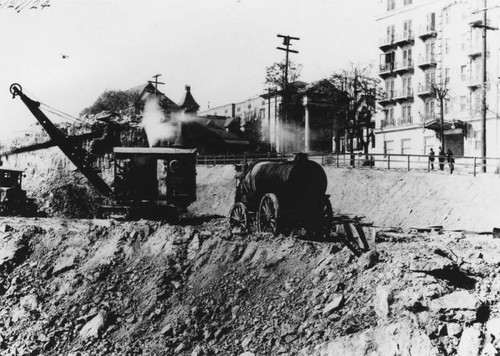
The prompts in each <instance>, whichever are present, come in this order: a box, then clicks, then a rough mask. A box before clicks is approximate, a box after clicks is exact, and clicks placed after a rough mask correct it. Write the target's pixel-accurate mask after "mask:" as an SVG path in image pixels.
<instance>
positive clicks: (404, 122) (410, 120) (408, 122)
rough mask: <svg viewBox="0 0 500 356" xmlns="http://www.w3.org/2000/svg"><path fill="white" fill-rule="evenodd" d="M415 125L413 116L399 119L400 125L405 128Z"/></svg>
mask: <svg viewBox="0 0 500 356" xmlns="http://www.w3.org/2000/svg"><path fill="white" fill-rule="evenodd" d="M411 124H413V116H411V115H410V116H406V117H400V118H399V119H398V125H400V126H403V125H411Z"/></svg>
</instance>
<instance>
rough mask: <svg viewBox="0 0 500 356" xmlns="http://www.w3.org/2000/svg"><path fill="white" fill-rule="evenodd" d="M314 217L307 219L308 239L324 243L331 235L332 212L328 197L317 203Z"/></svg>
mask: <svg viewBox="0 0 500 356" xmlns="http://www.w3.org/2000/svg"><path fill="white" fill-rule="evenodd" d="M317 204H318V205H317V206H316V208H315V210H314V212H313V213H314V215H315V216H312V217H310V218H309V222H308V225H309V226H308V228H307V232H308V235H310V237H312V238H313V239H314V240H318V241H326V240H328V238H329V237H330V236H331V233H332V226H333V223H332V220H333V211H332V204H330V200H329V199H328V197H326V196H325V197H323V198H322V199H321V200H319V201H318V203H317Z"/></svg>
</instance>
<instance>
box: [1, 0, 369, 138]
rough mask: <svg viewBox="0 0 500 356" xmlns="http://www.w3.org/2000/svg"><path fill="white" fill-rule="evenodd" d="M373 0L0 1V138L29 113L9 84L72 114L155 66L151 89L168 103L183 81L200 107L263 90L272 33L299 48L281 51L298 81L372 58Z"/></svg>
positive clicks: (139, 80) (136, 81) (140, 80)
mask: <svg viewBox="0 0 500 356" xmlns="http://www.w3.org/2000/svg"><path fill="white" fill-rule="evenodd" d="M10 1H16V0H10ZM19 1H20V0H19ZM2 2H3V1H0V4H1V3H2ZM377 2H378V0H351V1H347V0H140V1H139V0H135V1H133V0H50V7H47V8H45V9H43V10H40V9H31V10H30V9H24V10H23V11H21V12H19V13H17V12H15V11H14V10H13V9H10V8H6V7H0V46H1V49H0V108H1V111H0V120H1V122H2V126H1V129H0V138H1V137H4V136H6V135H10V134H11V133H13V132H17V133H19V132H23V131H26V130H29V125H30V124H32V123H33V122H34V120H35V119H34V117H32V116H31V114H30V113H29V112H28V109H27V108H26V107H25V106H24V105H23V104H22V102H21V100H19V99H16V100H12V96H11V95H10V93H9V87H10V85H11V84H12V83H20V84H21V86H22V87H23V90H24V92H25V93H26V94H27V95H28V96H30V97H31V98H32V99H35V100H38V101H41V102H43V103H44V104H47V105H49V106H51V107H53V108H56V109H58V110H61V111H63V112H65V113H68V114H70V115H73V116H78V113H79V112H81V110H82V109H84V108H85V107H88V106H90V105H92V104H93V102H94V101H95V100H96V99H97V97H98V96H99V95H100V94H101V93H102V92H104V91H105V90H127V89H129V88H132V87H134V86H138V85H141V84H145V83H146V82H147V81H148V80H152V76H153V75H155V74H161V75H162V76H161V77H160V81H162V82H165V85H162V86H160V87H159V89H160V90H161V91H163V92H164V93H165V94H166V95H167V96H168V97H169V98H171V99H172V100H174V101H175V102H178V101H179V100H180V99H181V98H182V95H183V93H184V87H185V85H190V86H191V92H192V94H193V96H194V97H195V99H196V100H197V102H198V103H199V104H200V106H201V110H204V109H206V108H207V105H208V104H209V103H210V106H212V107H214V106H218V105H223V104H227V103H231V102H238V101H242V100H245V99H247V98H249V97H251V96H254V95H257V94H260V93H261V92H262V91H263V90H264V88H265V85H264V78H265V69H266V67H267V66H270V65H272V64H273V63H274V62H277V61H280V60H282V59H283V58H284V55H285V53H284V52H283V51H280V50H277V49H276V47H278V46H282V43H281V39H279V38H277V37H276V35H277V34H282V35H290V36H293V37H299V38H300V40H299V41H293V42H292V43H293V45H292V47H291V48H292V49H294V50H298V51H299V53H298V54H291V55H290V56H291V59H292V60H293V61H295V62H296V63H300V64H302V66H303V68H302V75H301V77H300V79H301V80H304V81H307V82H309V81H314V80H319V79H322V78H325V77H328V76H329V75H330V74H332V73H333V72H335V71H338V70H341V69H346V68H349V67H350V65H351V63H354V64H359V65H363V66H364V65H368V64H375V60H376V59H377V53H378V49H377V45H376V44H377V43H378V36H377V34H376V31H375V16H376V15H377V10H378V5H377ZM64 57H66V58H64ZM49 117H51V116H49ZM54 119H55V121H57V118H55V117H54ZM0 143H1V142H0Z"/></svg>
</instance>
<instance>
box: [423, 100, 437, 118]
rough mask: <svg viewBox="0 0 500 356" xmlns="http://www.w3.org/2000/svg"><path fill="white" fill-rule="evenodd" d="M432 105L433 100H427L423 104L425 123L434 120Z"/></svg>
mask: <svg viewBox="0 0 500 356" xmlns="http://www.w3.org/2000/svg"><path fill="white" fill-rule="evenodd" d="M434 105H435V104H434V100H428V101H426V102H425V121H430V120H434V119H435V110H434Z"/></svg>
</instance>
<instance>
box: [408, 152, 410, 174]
mask: <svg viewBox="0 0 500 356" xmlns="http://www.w3.org/2000/svg"><path fill="white" fill-rule="evenodd" d="M408 171H410V155H408Z"/></svg>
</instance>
